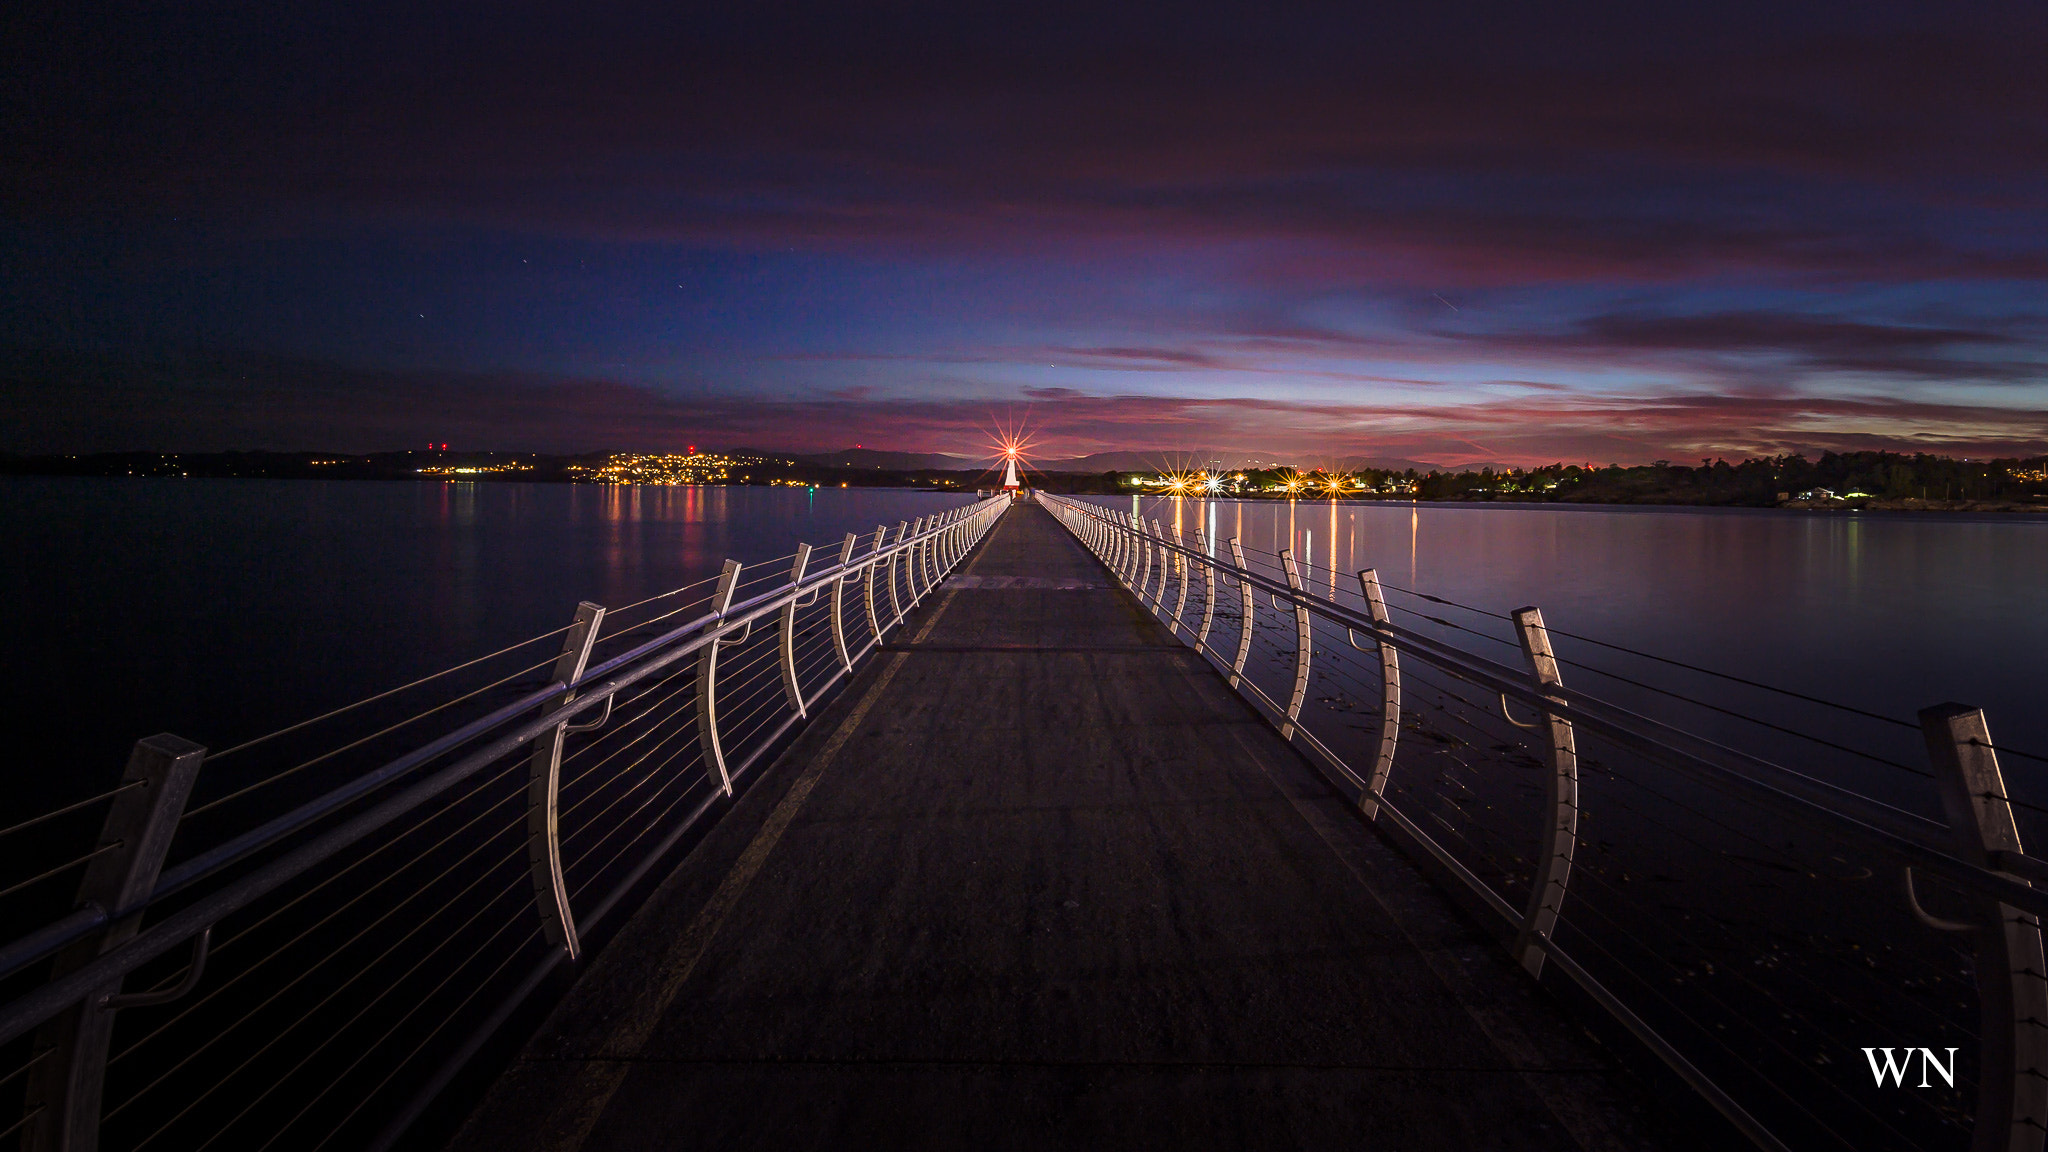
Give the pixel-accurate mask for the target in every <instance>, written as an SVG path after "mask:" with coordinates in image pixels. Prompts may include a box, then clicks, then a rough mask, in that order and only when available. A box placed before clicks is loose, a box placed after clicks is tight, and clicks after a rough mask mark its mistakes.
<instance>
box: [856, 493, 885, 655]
mask: <svg viewBox="0 0 2048 1152" xmlns="http://www.w3.org/2000/svg"><path fill="white" fill-rule="evenodd" d="M888 539H889V526H888V525H886V524H877V525H875V547H874V550H873V551H872V552H871V553H869V555H870V556H880V555H881V554H882V545H883V544H884V543H886V542H887V541H888ZM881 574H882V561H880V560H873V561H871V562H870V563H869V564H868V566H867V570H866V571H865V572H863V573H862V574H861V579H862V580H863V581H864V586H863V587H862V589H861V591H862V592H863V593H865V594H866V596H865V598H866V600H867V605H868V629H869V630H870V631H872V632H873V633H874V634H875V646H876V647H877V648H879V647H881V645H882V614H881V612H880V610H879V609H877V607H876V605H875V577H877V576H879V575H881Z"/></svg>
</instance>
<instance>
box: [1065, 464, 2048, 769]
mask: <svg viewBox="0 0 2048 1152" xmlns="http://www.w3.org/2000/svg"><path fill="white" fill-rule="evenodd" d="M1097 502H1098V503H1102V504H1104V505H1106V506H1110V507H1115V508H1118V509H1120V510H1123V511H1129V510H1130V509H1131V507H1132V504H1131V501H1130V499H1128V498H1123V499H1111V498H1106V497H1105V498H1098V499H1097ZM1142 510H1143V514H1144V515H1145V516H1146V517H1147V518H1148V519H1157V520H1159V521H1160V523H1161V525H1162V526H1164V527H1167V528H1171V527H1172V526H1173V525H1174V524H1175V523H1176V522H1177V523H1178V524H1179V525H1180V527H1181V529H1182V531H1183V533H1184V534H1185V535H1186V536H1187V538H1188V539H1189V540H1190V541H1192V539H1193V533H1194V530H1195V529H1196V528H1197V527H1199V528H1201V529H1202V530H1203V532H1204V534H1205V536H1206V537H1207V538H1208V539H1210V540H1212V541H1214V542H1216V546H1218V547H1223V546H1224V542H1225V541H1227V540H1228V539H1229V538H1231V537H1238V538H1239V539H1240V540H1241V542H1242V543H1243V545H1244V546H1245V548H1246V549H1247V550H1248V552H1249V553H1250V554H1251V557H1252V559H1253V560H1254V562H1255V563H1256V562H1258V559H1259V556H1260V555H1261V554H1266V555H1271V554H1276V553H1278V552H1279V550H1280V549H1282V548H1289V547H1291V548H1292V550H1293V552H1294V554H1295V555H1296V557H1297V558H1305V559H1307V560H1308V561H1309V564H1308V570H1309V571H1310V573H1311V576H1310V578H1309V582H1310V583H1311V584H1312V585H1315V586H1317V587H1318V589H1319V590H1320V591H1322V592H1323V593H1324V594H1326V595H1327V594H1330V593H1331V592H1332V591H1335V592H1336V593H1337V594H1339V595H1340V596H1341V597H1343V598H1346V599H1355V594H1356V590H1357V580H1356V576H1355V574H1356V572H1357V571H1358V570H1359V569H1361V568H1368V567H1370V568H1376V569H1377V570H1378V572H1379V576H1380V579H1381V580H1382V581H1383V582H1384V583H1385V584H1387V585H1388V586H1389V587H1390V588H1394V589H1410V590H1413V591H1417V592H1423V593H1427V594H1430V595H1434V596H1438V597H1441V598H1443V599H1446V600H1451V601H1455V602H1457V603H1460V604H1465V605H1470V606H1472V607H1475V608H1479V609H1483V610H1486V611H1489V612H1493V613H1498V614H1505V613H1508V612H1510V611H1511V610H1513V609H1515V608H1518V607H1520V606H1522V605H1528V604H1533V605H1536V606H1538V607H1540V608H1542V609H1543V613H1544V618H1545V621H1546V623H1547V624H1548V625H1549V626H1550V627H1551V628H1553V629H1558V630H1562V631H1563V632H1568V633H1575V634H1578V635H1580V636H1584V637H1587V638H1589V639H1592V640H1603V641H1608V642H1610V643H1615V644H1619V645H1623V646H1626V647H1628V648H1632V649H1636V650H1640V651H1644V652H1648V653H1653V654H1656V655H1659V656H1665V657H1670V658H1673V659H1676V660H1680V661H1684V662H1687V663H1691V664H1695V665H1698V666H1700V667H1703V668H1707V669H1712V670H1715V671H1723V672H1728V673H1734V674H1737V675H1740V676H1743V677H1745V678H1749V679H1754V680H1757V681H1761V682H1766V683H1769V684H1772V685H1775V686H1779V687H1783V688H1787V689H1791V690H1793V691H1797V692H1801V693H1805V694H1809V695H1813V696H1818V697H1823V698H1826V699H1829V700H1835V701H1840V702H1842V703H1846V704H1850V705H1853V706H1856V707H1859V708H1862V709H1866V710H1868V711H1871V712H1876V713H1879V714H1882V715H1885V716H1889V717H1895V718H1897V719H1900V720H1906V721H1911V720H1913V719H1914V718H1915V714H1916V713H1917V712H1918V711H1919V709H1921V708H1924V707H1926V706H1928V705H1931V704H1937V703H1941V702H1944V701H1950V700H1954V701H1960V702H1964V703H1968V704H1972V705H1976V706H1979V707H1982V708H1984V709H1985V710H1986V714H1987V718H1988V720H1989V722H1990V726H1991V733H1992V738H1993V739H1994V740H1995V741H1996V742H1998V743H2000V744H2003V745H2008V746H2010V747H2012V748H2015V749H2024V750H2030V751H2034V752H2039V753H2048V518H2039V517H1999V516H1977V517H1972V516H1967V515H1945V514H1938V513H1927V514H1812V513H1799V512H1778V511H1769V510H1748V509H1693V508H1619V507H1605V508H1589V507H1568V506H1567V507H1560V506H1556V505H1522V506H1513V505H1500V504H1492V505H1487V504H1419V505H1418V504H1405V503H1403V504H1394V503H1384V504H1365V503H1345V504H1334V505H1333V504H1332V503H1330V502H1321V503H1315V502H1308V501H1302V502H1298V503H1282V502H1273V501H1263V502H1244V501H1198V500H1171V499H1151V498H1147V499H1145V500H1143V501H1142ZM1226 553H1227V549H1226ZM1388 601H1389V603H1390V604H1391V605H1393V606H1394V607H1395V609H1396V612H1395V618H1396V620H1397V622H1403V623H1407V624H1409V625H1410V626H1414V627H1421V628H1424V629H1425V630H1431V631H1435V632H1436V633H1438V634H1439V635H1442V636H1444V637H1445V638H1446V639H1448V640H1450V641H1452V642H1454V643H1459V644H1461V645H1462V646H1466V647H1469V648H1470V649H1472V650H1474V651H1477V652H1481V653H1484V654H1486V655H1489V656H1491V657H1493V658H1494V659H1497V660H1502V661H1504V662H1507V663H1511V664H1515V665H1517V666H1519V665H1520V660H1521V657H1520V655H1519V653H1518V652H1517V651H1516V650H1515V649H1514V648H1513V647H1512V646H1511V645H1507V644H1502V643H1498V642H1496V640H1487V639H1482V638H1480V637H1477V636H1473V635H1471V634H1469V633H1461V632H1458V631H1456V630H1451V629H1442V628H1438V627H1436V626H1434V625H1430V624H1428V623H1426V622H1424V621H1423V620H1422V618H1421V615H1420V614H1421V613H1427V614H1432V615H1436V616H1438V617H1439V618H1443V619H1449V620H1450V621H1451V622H1452V623H1455V624H1458V625H1461V626H1464V627H1469V628H1472V629H1474V630H1476V631H1480V632H1487V633H1489V634H1490V635H1491V636H1493V637H1496V638H1497V639H1506V638H1509V637H1511V636H1512V633H1511V632H1510V631H1509V630H1508V628H1507V626H1506V625H1505V623H1503V622H1501V621H1497V620H1492V619H1490V618H1487V617H1483V616H1477V615H1475V614H1468V613H1460V612H1457V611H1453V610H1449V609H1446V608H1444V607H1442V606H1438V605H1432V604H1430V603H1427V602H1425V601H1422V600H1420V599H1419V598H1417V597H1415V596H1413V595H1409V594H1405V593H1399V592H1390V594H1389V596H1388ZM1403 608H1405V609H1408V610H1409V611H1408V612H1406V613H1405V614H1404V613H1403V612H1402V611H1400V609H1403ZM1557 645H1558V650H1559V652H1560V654H1561V655H1563V656H1565V657H1566V658H1568V659H1573V660H1576V661H1578V662H1579V663H1580V664H1581V665H1582V666H1581V667H1580V668H1579V669H1577V670H1573V669H1567V672H1566V682H1567V683H1568V684H1572V685H1574V686H1577V687H1583V688H1586V689H1588V690H1592V691H1599V692H1603V693H1606V694H1608V695H1610V696H1612V697H1614V698H1616V699H1617V700H1620V701H1622V702H1625V703H1628V704H1630V705H1631V706H1639V707H1640V708H1641V709H1642V710H1644V711H1646V712H1650V713H1652V714H1654V715H1657V716H1659V718H1662V719H1665V720H1668V721H1671V722H1674V723H1677V724H1679V725H1680V726H1681V727H1685V728H1688V729H1689V730H1693V731H1698V732H1701V733H1702V734H1704V735H1710V736H1717V737H1722V738H1726V739H1728V740H1729V741H1731V742H1734V743H1737V744H1738V746H1743V747H1749V748H1754V749H1756V750H1759V751H1765V752H1770V753H1772V754H1774V755H1776V756H1777V758H1778V759H1779V760H1780V761H1781V762H1786V763H1788V764H1791V765H1792V766H1796V767H1802V768H1809V769H1827V768H1828V767H1829V766H1830V765H1831V764H1832V763H1833V761H1832V760H1831V758H1830V757H1829V756H1828V754H1827V753H1826V752H1825V750H1823V749H1819V748H1817V747H1815V746H1813V745H1811V744H1810V742H1809V743H1805V744H1802V743H1800V742H1797V741H1792V742H1787V741H1785V740H1783V739H1780V738H1777V737H1773V736H1770V735H1769V734H1768V733H1766V732H1763V731H1760V730H1759V729H1758V728H1757V727H1756V726H1754V725H1745V724H1742V723H1740V722H1737V721H1733V720H1731V719H1730V718H1728V717H1725V716H1721V715H1719V714H1717V713H1712V712H1710V711H1707V710H1704V709H1688V708H1686V707H1684V706H1683V705H1681V704H1678V703H1677V702H1675V701H1674V700H1673V699H1672V698H1670V697H1666V696H1661V695H1658V694H1656V693H1646V692H1644V691H1642V690H1640V689H1637V688H1634V687H1632V686H1630V685H1628V684H1627V683H1625V682H1623V681H1621V680H1619V679H1616V678H1613V677H1601V676H1599V675H1598V674H1596V673H1593V672H1590V671H1588V669H1590V668H1601V669H1605V670H1610V671H1613V672H1615V673H1618V674H1619V675H1621V676H1626V677H1628V678H1630V679H1635V680H1640V681H1643V682H1647V683H1651V684H1654V685H1656V686H1657V687H1660V688H1665V689H1669V690H1673V691H1676V692H1679V693H1682V694H1684V695H1686V696H1690V697H1692V698H1696V699H1699V700H1702V701H1704V702H1706V703H1709V704H1713V705H1716V706H1720V707H1726V708H1730V709H1733V710H1737V711H1741V712H1743V713H1745V714H1748V715H1755V716H1758V717H1761V718H1766V719H1770V720H1772V721H1773V722H1779V723H1783V724H1787V725H1789V726H1794V727H1799V728H1802V729H1805V730H1811V731H1813V732H1815V733H1817V734H1821V735H1826V736H1828V737H1830V738H1838V739H1842V740H1845V741H1847V742H1849V743H1852V744H1854V745H1855V746H1857V747H1859V748H1866V747H1867V748H1869V749H1870V750H1872V751H1874V752H1878V753H1880V754H1882V755H1884V756H1886V757H1887V758H1890V759H1894V760H1898V761H1901V762H1905V763H1910V764H1912V765H1916V766H1917V765H1921V764H1923V763H1924V760H1925V753H1924V751H1922V749H1921V747H1920V744H1919V740H1920V737H1919V735H1918V733H1917V732H1916V731H1912V730H1909V729H1906V728H1901V727H1896V726H1891V725H1883V724H1878V723H1874V722H1870V721H1865V720H1861V719H1858V718H1855V717H1852V716H1849V715H1847V714H1844V713H1840V712H1838V711H1833V710H1829V709H1825V708H1819V707H1815V706H1811V705H1807V704H1804V703H1801V702H1798V701H1794V700H1790V699H1788V698H1783V697H1774V696H1773V695H1771V694H1768V693H1759V692H1755V691H1752V690H1748V689H1744V688H1742V687H1740V686H1738V685H1734V684H1732V683H1729V682H1727V681H1723V680H1718V679H1715V678H1712V677H1705V676H1698V675H1694V674H1690V673H1687V672H1684V671H1683V670H1681V669H1676V668H1673V667H1671V666H1669V665H1662V664H1658V663H1656V662H1654V661H1645V660H1641V659H1637V658H1634V657H1630V656H1628V655H1626V654H1623V653H1618V652H1616V651H1613V650H1611V649H1603V648H1601V647H1599V646H1597V645H1593V644H1588V643H1583V642H1575V641H1573V640H1570V639H1567V638H1559V639H1558V640H1557ZM1838 767H1840V768H1841V771H1839V772H1837V771H1824V772H1823V774H1828V775H1833V776H1836V777H1837V778H1839V779H1841V782H1843V783H1848V784H1851V785H1853V786H1856V787H1858V788H1860V789H1861V790H1864V791H1867V792H1870V793H1872V794H1875V795H1879V796H1882V797H1884V798H1886V799H1889V800H1892V801H1894V802H1898V803H1905V804H1908V805H1909V806H1912V807H1916V808H1922V809H1925V808H1927V807H1928V805H1929V804H1931V802H1932V796H1931V793H1928V792H1927V791H1926V789H1925V788H1924V787H1923V786H1921V785H1920V784H1919V783H1917V782H1916V781H1914V780H1912V779H1909V778H1906V777H1903V776H1901V775H1900V774H1896V773H1887V772H1884V771H1881V770H1878V769H1875V768H1871V769H1868V770H1861V769H1853V768H1850V767H1848V766H1846V765H1844V766H1838ZM2004 767H2005V770H2006V773H2007V775H2008V778H2009V779H2010V780H2011V781H2013V783H2014V786H2015V788H2016V789H2017V790H2018V791H2017V792H2016V793H2015V794H2016V795H2023V796H2029V797H2031V798H2032V799H2034V800H2035V801H2037V802H2040V803H2043V804H2048V763H2041V762H2038V761H2034V760H2029V759H2027V758H2024V757H2019V756H2010V757H2007V758H2006V762H2005V764H2004ZM1902 785H1903V787H1902Z"/></svg>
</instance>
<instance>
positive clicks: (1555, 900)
mask: <svg viewBox="0 0 2048 1152" xmlns="http://www.w3.org/2000/svg"><path fill="white" fill-rule="evenodd" d="M1513 618H1514V622H1515V633H1516V635H1517V636H1518V637H1519V638H1520V640H1521V642H1522V655H1524V656H1525V657H1527V658H1528V660H1529V673H1530V675H1531V676H1533V677H1534V678H1535V680H1536V687H1537V690H1538V691H1539V692H1543V694H1544V695H1545V696H1546V697H1547V698H1549V699H1552V700H1556V701H1557V702H1558V703H1560V704H1561V703H1563V701H1562V700H1561V699H1559V698H1558V697H1557V696H1556V695H1555V694H1554V693H1551V692H1545V691H1544V690H1545V689H1554V688H1560V687H1563V685H1564V678H1563V677H1562V676H1560V675H1558V670H1557V657H1556V656H1555V655H1554V654H1552V652H1551V650H1550V632H1549V631H1548V630H1547V629H1545V628H1544V626H1543V613H1542V611H1540V610H1539V609H1537V608H1534V607H1529V608H1517V609H1515V611H1514V613H1513ZM1540 726H1541V728H1542V730H1543V732H1544V734H1545V735H1546V736H1547V737H1548V738H1549V740H1550V771H1549V772H1548V773H1546V774H1545V775H1544V782H1543V799H1544V811H1545V813H1546V814H1547V816H1546V818H1547V819H1548V820H1549V822H1550V828H1549V834H1548V835H1546V836H1545V837H1544V838H1543V840H1542V842H1541V843H1540V844H1539V846H1538V848H1537V861H1536V876H1535V879H1534V880H1533V881H1532V882H1531V884H1530V886H1529V904H1528V908H1527V910H1526V911H1525V912H1524V913H1523V914H1522V930H1521V932H1520V933H1519V935H1517V937H1516V940H1515V956H1516V959H1518V960H1519V961H1521V964H1522V967H1523V968H1526V969H1528V971H1529V974H1530V975H1531V976H1541V975H1543V957H1544V951H1543V947H1542V944H1541V943H1540V941H1547V940H1549V939H1550V935H1551V932H1552V931H1553V930H1555V928H1556V927H1557V915H1558V911H1559V909H1561V908H1563V907H1564V893H1565V886H1566V885H1567V884H1568V883H1569V882H1570V880H1571V875H1572V851H1573V849H1574V848H1576V847H1577V845H1578V842H1579V753H1578V747H1577V743H1576V741H1575V739H1574V737H1573V734H1572V726H1571V723H1570V722H1569V721H1566V720H1562V719H1560V718H1559V717H1558V716H1557V714H1556V713H1554V712H1550V711H1548V710H1546V711H1545V712H1544V713H1543V719H1542V720H1541V721H1540Z"/></svg>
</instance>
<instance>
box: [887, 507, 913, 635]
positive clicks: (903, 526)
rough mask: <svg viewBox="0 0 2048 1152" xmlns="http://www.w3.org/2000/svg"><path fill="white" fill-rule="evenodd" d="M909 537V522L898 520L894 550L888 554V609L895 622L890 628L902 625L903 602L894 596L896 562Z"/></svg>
mask: <svg viewBox="0 0 2048 1152" xmlns="http://www.w3.org/2000/svg"><path fill="white" fill-rule="evenodd" d="M909 535H910V522H909V521H908V520H898V521H897V522H896V550H895V551H893V552H891V553H889V607H890V609H891V610H893V611H894V612H895V613H896V622H895V623H893V624H891V625H889V627H891V628H900V627H902V625H903V601H902V600H901V599H900V598H899V597H898V596H897V595H896V562H897V561H898V560H900V559H902V557H903V541H904V539H905V538H906V537H908V536H909Z"/></svg>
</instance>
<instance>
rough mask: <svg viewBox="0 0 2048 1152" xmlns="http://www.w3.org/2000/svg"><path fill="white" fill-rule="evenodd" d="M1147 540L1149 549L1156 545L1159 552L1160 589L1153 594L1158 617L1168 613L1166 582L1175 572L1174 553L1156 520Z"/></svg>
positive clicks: (1153, 604) (1155, 614)
mask: <svg viewBox="0 0 2048 1152" xmlns="http://www.w3.org/2000/svg"><path fill="white" fill-rule="evenodd" d="M1145 540H1146V544H1145V546H1146V547H1147V548H1148V549H1150V548H1153V547H1154V546H1155V545H1156V546H1157V550H1158V552H1159V587H1158V588H1156V589H1154V590H1153V592H1152V614H1153V615H1154V616H1157V615H1160V614H1162V613H1164V612H1165V611H1166V581H1167V578H1168V576H1169V575H1170V574H1171V572H1172V570H1173V551H1172V549H1169V548H1168V547H1167V546H1166V531H1165V530H1164V529H1162V528H1161V527H1159V521H1158V520H1157V519H1156V518H1155V519H1154V520H1153V521H1152V529H1151V534H1150V535H1149V536H1147V537H1146V538H1145Z"/></svg>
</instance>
